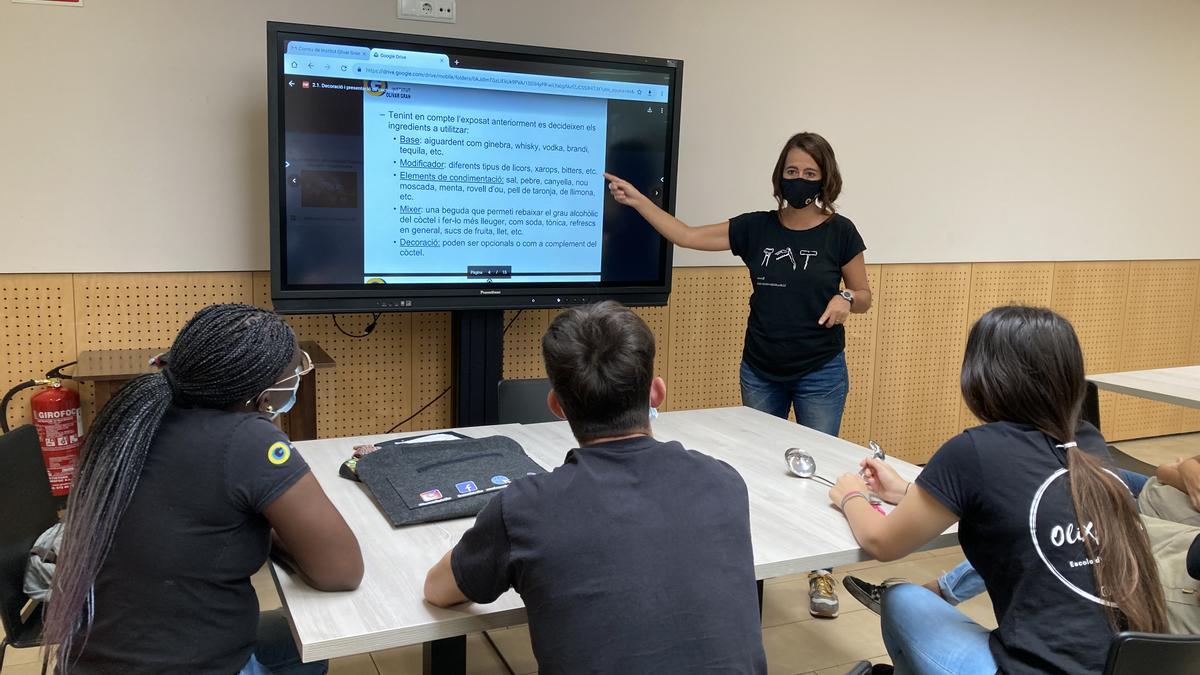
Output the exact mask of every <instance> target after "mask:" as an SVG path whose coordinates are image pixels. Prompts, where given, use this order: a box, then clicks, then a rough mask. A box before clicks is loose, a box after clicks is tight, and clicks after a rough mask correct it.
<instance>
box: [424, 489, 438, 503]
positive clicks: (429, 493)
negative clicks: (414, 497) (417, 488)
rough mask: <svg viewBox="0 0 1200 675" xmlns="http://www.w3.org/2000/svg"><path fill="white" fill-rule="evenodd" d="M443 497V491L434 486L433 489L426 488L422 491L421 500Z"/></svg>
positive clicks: (427, 500)
mask: <svg viewBox="0 0 1200 675" xmlns="http://www.w3.org/2000/svg"><path fill="white" fill-rule="evenodd" d="M441 498H442V491H441V490H439V489H437V488H434V489H432V490H426V491H424V492H422V493H421V501H423V502H432V501H434V500H436V499H441Z"/></svg>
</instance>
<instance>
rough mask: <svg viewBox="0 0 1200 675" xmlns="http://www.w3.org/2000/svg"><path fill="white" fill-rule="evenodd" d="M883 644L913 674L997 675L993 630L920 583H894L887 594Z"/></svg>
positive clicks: (899, 672) (900, 672)
mask: <svg viewBox="0 0 1200 675" xmlns="http://www.w3.org/2000/svg"><path fill="white" fill-rule="evenodd" d="M882 613H883V616H882V619H881V622H882V626H883V644H884V645H886V646H887V650H888V656H890V657H892V663H893V664H894V665H895V667H896V675H905V674H907V673H954V674H955V675H975V674H976V673H979V674H981V675H993V674H994V673H995V672H996V660H995V658H993V657H992V651H991V649H989V648H988V635H989V634H990V633H991V631H989V630H988V629H986V628H984V627H983V626H980V625H979V624H977V623H975V622H974V621H972V620H971V619H970V618H968V617H967V615H966V614H963V613H962V612H960V611H958V610H957V609H955V608H953V607H951V606H950V605H948V604H946V602H945V601H943V600H942V599H941V598H939V597H938V596H936V595H934V594H933V593H931V592H930V591H929V590H928V589H925V588H922V587H921V586H917V585H914V584H899V585H897V586H892V587H891V588H889V589H888V590H887V591H886V592H885V593H884V595H883V608H882Z"/></svg>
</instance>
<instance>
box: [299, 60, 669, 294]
mask: <svg viewBox="0 0 1200 675" xmlns="http://www.w3.org/2000/svg"><path fill="white" fill-rule="evenodd" d="M282 57H283V58H282V62H283V73H282V74H281V76H282V78H283V80H282V85H283V86H282V88H281V90H282V99H281V100H282V104H281V120H282V138H281V146H280V148H281V152H280V156H281V157H282V159H283V165H284V168H283V170H284V174H283V181H284V185H283V196H282V199H281V205H282V206H281V211H282V214H281V215H282V218H283V222H284V226H283V237H282V238H281V239H282V244H283V247H284V248H283V253H284V254H283V256H282V265H281V266H282V268H283V277H284V282H285V284H287V285H289V286H293V287H306V288H316V289H319V288H339V289H340V288H352V287H356V286H357V287H363V286H364V285H370V284H387V285H401V286H407V287H414V288H415V287H422V286H424V287H433V286H438V287H441V286H447V285H475V284H502V285H508V286H510V287H512V286H516V285H522V286H524V285H530V284H533V285H536V284H545V285H547V286H550V285H557V286H560V287H561V286H562V285H563V284H579V285H592V286H618V285H622V284H624V285H631V284H638V283H646V284H651V283H661V279H662V274H663V271H662V260H663V255H664V253H663V246H665V244H664V243H663V241H662V240H661V238H660V237H659V236H658V235H657V233H656V232H654V230H653V229H652V228H651V227H650V226H649V225H648V224H646V222H645V221H644V220H643V219H642V218H641V217H640V216H639V215H638V214H637V213H636V212H635V211H633V210H632V209H628V208H617V207H616V205H614V204H612V203H611V200H606V194H607V190H606V188H605V183H604V177H603V174H604V172H606V171H608V172H612V173H615V174H618V175H621V176H622V177H625V178H627V179H629V180H631V181H633V182H634V183H635V184H636V185H641V186H643V187H644V188H645V192H646V194H647V196H649V197H650V198H651V199H653V200H656V201H657V202H658V203H659V204H663V195H664V194H665V193H666V190H667V185H666V184H665V180H666V176H667V174H668V168H669V167H668V166H667V162H668V148H669V145H670V143H672V142H673V136H672V134H673V130H672V124H673V122H672V120H673V115H672V110H671V105H672V102H671V101H669V100H668V92H669V90H670V88H669V86H668V83H669V80H668V77H669V75H668V73H667V72H666V71H665V69H661V68H660V69H658V70H655V69H654V68H651V67H646V68H645V69H631V68H623V69H622V68H617V67H609V66H604V65H602V64H601V65H596V64H591V65H589V64H586V63H582V62H580V63H562V62H552V61H532V60H522V59H514V58H501V57H497V56H496V55H494V54H485V53H474V52H471V51H469V50H465V51H458V52H453V53H449V52H448V53H439V52H428V51H414V50H401V49H389V48H383V47H381V46H377V45H362V44H359V45H352V44H333V43H329V44H325V43H314V42H301V41H293V42H290V43H289V44H288V45H287V47H286V51H285V52H284V53H283V54H282Z"/></svg>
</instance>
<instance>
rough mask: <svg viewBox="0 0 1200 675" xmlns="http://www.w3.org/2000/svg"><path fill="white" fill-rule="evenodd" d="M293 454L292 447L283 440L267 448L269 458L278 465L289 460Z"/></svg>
mask: <svg viewBox="0 0 1200 675" xmlns="http://www.w3.org/2000/svg"><path fill="white" fill-rule="evenodd" d="M291 456H292V447H291V446H290V445H288V444H287V443H284V442H283V441H276V442H275V443H273V444H272V445H271V447H269V448H267V460H268V461H269V462H271V463H272V464H275V465H277V466H278V465H279V464H283V463H284V462H286V461H288V459H290V458H291Z"/></svg>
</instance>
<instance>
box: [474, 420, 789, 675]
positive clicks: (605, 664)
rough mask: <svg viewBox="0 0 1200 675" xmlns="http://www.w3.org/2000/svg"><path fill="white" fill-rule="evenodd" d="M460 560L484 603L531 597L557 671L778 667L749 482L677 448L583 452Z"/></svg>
mask: <svg viewBox="0 0 1200 675" xmlns="http://www.w3.org/2000/svg"><path fill="white" fill-rule="evenodd" d="M450 565H451V568H452V569H453V570H454V580H455V582H457V584H458V587H459V589H460V590H461V591H462V592H463V594H464V595H466V596H467V598H469V599H470V600H472V601H474V602H492V601H494V600H495V599H496V598H498V597H499V596H500V595H501V594H502V593H504V592H505V591H507V590H508V589H509V588H514V589H516V591H517V592H518V593H520V594H521V599H522V600H524V602H525V608H526V610H527V611H528V614H529V633H530V637H531V639H532V642H533V653H534V656H536V657H537V661H538V671H539V672H541V673H545V674H546V675H556V674H558V673H571V674H573V673H614V674H617V673H619V674H621V675H632V674H636V673H726V674H728V675H734V674H736V673H745V674H751V673H753V674H757V673H766V672H767V664H766V657H765V656H764V653H763V645H762V630H761V627H760V626H761V622H760V620H759V614H758V593H757V590H756V588H755V584H754V552H753V549H752V548H751V546H750V510H749V501H748V497H747V494H746V484H745V483H744V482H743V481H742V477H741V476H739V475H738V473H737V471H735V470H734V469H733V468H732V467H730V466H729V465H728V464H725V463H724V462H720V461H718V460H715V459H713V458H712V457H708V456H706V455H703V454H701V453H698V452H694V451H692V450H687V449H685V448H684V447H683V446H682V445H680V444H679V443H677V442H670V443H660V442H659V441H656V440H654V439H653V438H645V437H639V438H631V439H626V440H619V441H612V442H609V443H603V444H599V445H593V446H589V447H586V448H583V449H580V450H572V451H571V452H570V453H568V454H567V458H566V461H565V462H564V463H563V465H562V466H560V467H558V468H557V469H555V470H554V471H552V472H550V473H543V474H537V475H533V476H526V477H524V478H521V479H519V480H516V481H514V482H513V483H512V485H510V486H509V487H508V489H507V490H501V491H500V492H499V493H498V494H497V495H496V496H495V497H493V498H492V501H491V502H489V503H488V505H487V506H485V507H484V509H483V511H480V512H479V515H478V516H477V517H476V519H475V525H474V526H473V527H472V528H471V529H470V530H468V531H467V533H466V534H464V535H463V538H462V541H460V542H459V544H458V545H457V546H455V547H454V552H453V553H452V554H451V557H450Z"/></svg>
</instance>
